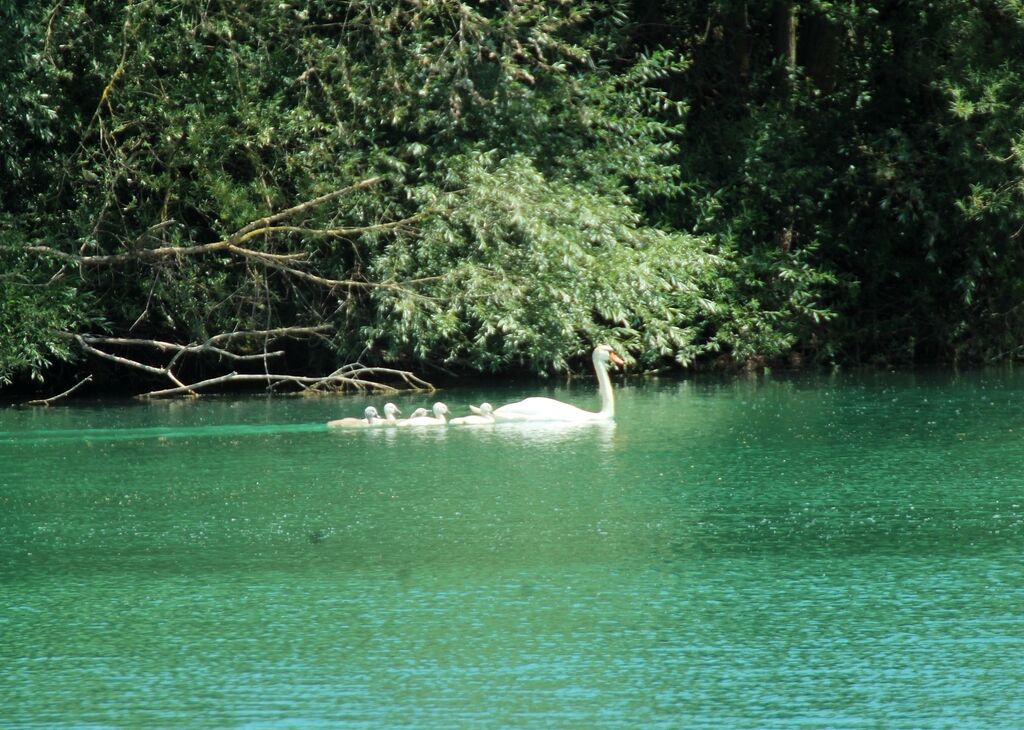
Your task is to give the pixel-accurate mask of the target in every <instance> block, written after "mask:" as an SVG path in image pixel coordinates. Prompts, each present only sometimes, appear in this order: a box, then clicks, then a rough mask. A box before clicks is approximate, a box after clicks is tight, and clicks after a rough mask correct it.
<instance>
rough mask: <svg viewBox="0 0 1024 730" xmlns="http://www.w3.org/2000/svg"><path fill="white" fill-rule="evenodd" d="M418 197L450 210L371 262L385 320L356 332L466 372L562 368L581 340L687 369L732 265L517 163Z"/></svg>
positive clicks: (496, 163) (461, 170)
mask: <svg viewBox="0 0 1024 730" xmlns="http://www.w3.org/2000/svg"><path fill="white" fill-rule="evenodd" d="M459 162H461V164H460V165H458V166H455V167H453V169H452V171H451V173H450V175H449V176H448V177H447V179H446V180H445V181H444V182H445V187H444V188H437V187H432V186H423V187H421V188H419V189H418V190H417V191H416V195H417V198H418V199H419V202H421V203H422V204H423V205H425V206H428V207H431V208H440V209H445V210H449V211H450V213H449V214H448V215H445V216H435V217H433V218H431V219H430V220H429V222H427V223H426V224H425V225H424V226H423V228H422V230H421V231H420V232H419V235H417V236H414V237H412V236H411V237H407V238H399V239H398V240H396V241H394V242H393V243H392V244H391V245H390V246H388V248H387V250H386V251H385V252H384V253H383V255H381V256H380V257H378V258H377V260H376V262H375V265H374V269H373V273H374V274H375V275H376V276H377V277H379V278H381V279H384V280H397V281H401V280H414V279H429V283H428V284H427V285H426V286H425V287H424V288H423V289H422V290H421V291H419V292H418V293H415V294H414V293H412V292H408V291H398V292H395V291H390V290H380V291H378V293H377V295H376V299H377V303H378V306H379V307H380V311H381V312H382V313H383V315H384V316H382V317H381V319H380V320H379V321H378V322H375V323H374V324H373V325H372V326H369V327H366V328H365V329H364V330H363V332H362V335H363V336H364V337H366V339H367V340H368V341H369V342H370V343H373V344H374V345H375V346H380V347H382V348H383V349H384V351H385V352H386V353H387V355H388V356H389V357H403V356H406V355H407V354H414V355H416V356H417V357H420V358H423V359H440V360H443V361H444V362H448V363H456V364H458V365H460V366H462V367H471V368H474V369H481V370H499V369H502V368H505V367H508V366H509V365H513V366H516V367H520V368H526V369H530V370H534V371H539V372H546V371H550V370H563V369H566V368H567V367H568V362H567V360H566V358H567V357H569V356H570V355H577V354H580V353H581V351H582V350H583V349H584V348H585V347H586V343H593V342H598V341H606V342H610V343H612V344H617V345H619V346H621V347H622V348H623V351H626V350H630V351H633V352H636V353H638V354H639V355H640V356H641V358H642V359H643V360H645V361H647V362H651V361H654V360H656V359H658V358H660V357H669V358H675V359H676V360H678V361H679V362H682V363H687V362H690V361H692V360H693V359H694V358H695V357H696V356H697V355H698V354H699V353H700V352H701V351H702V349H703V345H702V344H701V342H700V337H699V335H700V331H701V325H702V323H704V322H708V321H710V320H711V319H712V318H713V317H714V316H715V313H716V311H717V310H718V308H719V305H718V304H717V303H716V302H714V301H713V300H711V299H709V298H708V294H709V293H710V291H709V290H710V289H712V288H713V287H714V286H715V285H716V283H718V280H719V279H720V278H721V277H722V275H723V271H724V268H725V265H726V262H724V261H723V260H721V259H720V258H719V257H717V256H715V255H714V254H713V253H712V252H710V251H709V250H708V244H707V242H706V241H702V240H700V239H697V238H695V237H692V236H688V235H686V234H668V233H665V232H662V231H660V230H657V229H654V228H650V227H645V226H643V225H642V223H641V221H640V217H639V216H638V215H637V214H636V213H635V212H634V211H633V210H632V209H630V208H629V207H628V206H626V205H624V204H623V203H622V202H621V201H620V200H619V199H617V198H609V197H608V196H604V195H599V194H595V193H592V192H588V191H585V190H580V189H579V188H577V187H576V186H574V185H572V184H571V183H568V182H558V181H552V180H550V179H547V178H545V177H544V176H543V175H541V174H540V173H539V172H538V171H537V170H536V169H535V168H534V166H533V165H532V164H531V163H530V161H529V160H527V159H525V158H523V157H512V158H504V159H496V155H495V154H493V153H492V154H486V155H474V156H471V157H469V158H466V159H463V160H461V161H459Z"/></svg>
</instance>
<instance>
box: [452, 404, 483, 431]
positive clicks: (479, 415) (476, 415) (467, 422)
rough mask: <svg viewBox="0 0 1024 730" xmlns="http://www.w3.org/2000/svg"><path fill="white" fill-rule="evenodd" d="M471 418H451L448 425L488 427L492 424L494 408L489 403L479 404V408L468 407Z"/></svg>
mask: <svg viewBox="0 0 1024 730" xmlns="http://www.w3.org/2000/svg"><path fill="white" fill-rule="evenodd" d="M469 410H471V411H473V415H472V416H460V417H459V418H453V419H452V420H450V421H449V422H448V423H450V424H451V425H452V426H490V425H491V424H493V423H494V406H492V405H491V404H490V403H481V404H480V407H479V408H477V407H476V406H470V407H469Z"/></svg>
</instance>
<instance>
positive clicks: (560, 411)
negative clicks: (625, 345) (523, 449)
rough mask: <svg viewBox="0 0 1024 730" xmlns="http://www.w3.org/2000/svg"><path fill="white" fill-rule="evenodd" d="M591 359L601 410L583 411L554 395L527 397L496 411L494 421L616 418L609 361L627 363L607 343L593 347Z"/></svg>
mask: <svg viewBox="0 0 1024 730" xmlns="http://www.w3.org/2000/svg"><path fill="white" fill-rule="evenodd" d="M593 361H594V372H595V374H596V375H597V390H598V393H599V394H600V396H601V410H600V411H597V412H596V413H595V412H594V411H585V410H583V409H582V408H577V407H576V406H573V405H569V404H568V403H563V402H562V401H559V400H555V399H554V398H526V399H525V400H521V401H517V402H516V403H509V404H508V405H504V406H502V407H501V408H498V409H497V410H495V411H494V420H496V421H548V422H562V423H584V422H589V421H610V420H611V419H612V418H614V417H615V395H614V394H613V393H612V381H611V378H609V377H608V364H609V363H613V364H615V365H625V364H626V363H625V361H624V360H623V359H622V358H621V357H619V356H618V355H617V354H616V353H615V350H613V349H612V348H611V347H609V346H608V345H598V346H597V347H595V348H594V355H593Z"/></svg>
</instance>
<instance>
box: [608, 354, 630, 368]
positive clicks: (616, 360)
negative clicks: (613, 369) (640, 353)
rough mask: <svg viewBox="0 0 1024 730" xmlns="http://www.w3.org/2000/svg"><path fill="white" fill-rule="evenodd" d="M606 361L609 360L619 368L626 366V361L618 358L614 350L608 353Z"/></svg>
mask: <svg viewBox="0 0 1024 730" xmlns="http://www.w3.org/2000/svg"><path fill="white" fill-rule="evenodd" d="M608 359H609V360H611V361H612V362H613V363H615V364H616V365H618V366H619V367H620V368H621V367H623V366H624V365H625V364H626V361H625V360H623V359H622V358H621V357H619V356H618V354H616V352H615V350H612V351H611V352H609V353H608Z"/></svg>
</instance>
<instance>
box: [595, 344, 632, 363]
mask: <svg viewBox="0 0 1024 730" xmlns="http://www.w3.org/2000/svg"><path fill="white" fill-rule="evenodd" d="M608 363H612V364H613V365H618V366H619V367H622V366H623V365H625V364H626V361H625V360H623V359H622V358H621V357H619V355H618V353H616V352H615V350H613V349H612V346H611V345H598V346H597V347H595V348H594V364H595V365H601V366H602V367H608Z"/></svg>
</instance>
